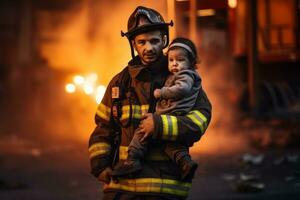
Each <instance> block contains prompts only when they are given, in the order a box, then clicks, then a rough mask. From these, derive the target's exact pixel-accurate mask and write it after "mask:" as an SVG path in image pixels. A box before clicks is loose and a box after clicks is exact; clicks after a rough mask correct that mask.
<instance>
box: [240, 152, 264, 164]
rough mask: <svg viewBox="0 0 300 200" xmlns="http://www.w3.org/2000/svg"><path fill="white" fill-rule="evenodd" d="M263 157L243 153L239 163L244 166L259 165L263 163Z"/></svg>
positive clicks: (261, 155)
mask: <svg viewBox="0 0 300 200" xmlns="http://www.w3.org/2000/svg"><path fill="white" fill-rule="evenodd" d="M264 157H265V156H264V154H258V155H252V154H249V153H245V154H244V155H243V156H242V158H241V162H242V163H245V164H253V165H259V164H261V163H262V162H263V160H264Z"/></svg>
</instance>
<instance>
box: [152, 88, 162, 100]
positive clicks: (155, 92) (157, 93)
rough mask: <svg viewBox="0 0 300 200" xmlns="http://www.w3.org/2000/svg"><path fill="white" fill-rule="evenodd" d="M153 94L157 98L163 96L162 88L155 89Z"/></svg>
mask: <svg viewBox="0 0 300 200" xmlns="http://www.w3.org/2000/svg"><path fill="white" fill-rule="evenodd" d="M153 95H154V97H155V98H156V99H159V98H160V97H161V90H160V89H155V90H154V94H153Z"/></svg>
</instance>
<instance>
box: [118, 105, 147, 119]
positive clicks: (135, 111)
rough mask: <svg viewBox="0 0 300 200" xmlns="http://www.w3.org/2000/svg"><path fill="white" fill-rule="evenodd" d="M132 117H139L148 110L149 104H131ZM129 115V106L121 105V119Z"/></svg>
mask: <svg viewBox="0 0 300 200" xmlns="http://www.w3.org/2000/svg"><path fill="white" fill-rule="evenodd" d="M131 108H132V118H134V119H141V117H142V115H143V114H145V113H147V112H148V109H149V105H141V106H140V105H131ZM129 116H130V106H129V105H126V106H123V107H122V116H121V120H125V119H128V118H129Z"/></svg>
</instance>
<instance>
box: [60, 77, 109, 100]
mask: <svg viewBox="0 0 300 200" xmlns="http://www.w3.org/2000/svg"><path fill="white" fill-rule="evenodd" d="M72 80H73V82H72V83H67V84H66V85H65V91H66V92H67V93H75V92H76V91H78V92H81V93H83V94H85V95H88V96H91V97H92V98H93V99H94V100H95V101H96V102H97V103H98V104H99V103H100V102H101V100H102V98H103V96H104V93H105V90H106V87H105V86H104V85H98V84H97V81H98V76H97V74H96V73H91V74H88V75H86V76H83V75H75V76H73V78H72Z"/></svg>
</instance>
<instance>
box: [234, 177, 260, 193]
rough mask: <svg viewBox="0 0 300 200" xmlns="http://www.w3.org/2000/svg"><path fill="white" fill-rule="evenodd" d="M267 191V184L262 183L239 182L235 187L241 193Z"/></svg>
mask: <svg viewBox="0 0 300 200" xmlns="http://www.w3.org/2000/svg"><path fill="white" fill-rule="evenodd" d="M264 189H265V184H264V183H261V182H251V181H242V180H240V181H238V182H237V183H236V185H235V190H236V191H237V192H240V193H254V192H262V191H264Z"/></svg>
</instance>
